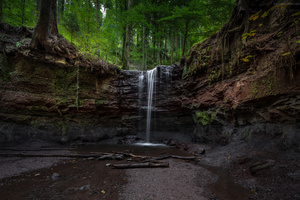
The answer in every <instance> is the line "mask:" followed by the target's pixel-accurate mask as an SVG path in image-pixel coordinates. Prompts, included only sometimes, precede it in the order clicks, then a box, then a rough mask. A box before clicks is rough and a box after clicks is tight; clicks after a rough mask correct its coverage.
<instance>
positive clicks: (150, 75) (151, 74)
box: [146, 68, 157, 142]
mask: <svg viewBox="0 0 300 200" xmlns="http://www.w3.org/2000/svg"><path fill="white" fill-rule="evenodd" d="M156 71H157V70H156V68H154V69H152V70H149V71H147V81H148V105H147V128H146V142H150V127H151V112H152V100H153V91H154V84H155V81H156Z"/></svg>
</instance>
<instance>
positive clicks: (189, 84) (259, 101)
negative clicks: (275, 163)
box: [181, 1, 300, 148]
mask: <svg viewBox="0 0 300 200" xmlns="http://www.w3.org/2000/svg"><path fill="white" fill-rule="evenodd" d="M240 2H242V1H237V3H236V4H235V8H234V10H233V13H232V16H231V18H230V19H229V21H228V23H227V24H225V25H224V27H223V28H222V29H221V30H220V31H219V32H218V33H215V34H214V35H212V36H211V37H210V38H208V39H207V40H205V41H204V42H202V43H199V44H197V45H194V46H193V47H192V49H191V50H190V52H189V54H188V55H187V56H186V57H185V58H183V59H182V60H181V68H182V71H183V79H184V86H183V95H182V96H183V98H182V105H183V106H184V107H188V108H191V109H193V110H194V111H195V115H197V113H198V115H197V116H196V117H195V118H196V119H197V121H198V123H199V125H198V127H197V129H196V130H195V137H196V139H197V140H199V141H202V142H203V141H211V140H213V141H219V142H224V143H227V142H230V141H232V140H234V139H236V137H238V138H244V139H245V138H250V137H252V136H254V135H269V136H273V137H281V139H282V140H281V141H282V142H283V144H284V145H286V146H295V147H296V148H299V128H300V126H299V120H300V115H299V111H300V95H299V94H300V93H299V92H300V79H299V78H300V69H299V66H300V53H299V50H300V44H299V37H300V36H299V17H300V16H299V14H300V13H299V10H298V8H297V6H295V5H297V4H296V1H283V2H281V3H277V1H251V2H249V5H248V8H243V6H242V5H240ZM206 118H209V120H207V119H206Z"/></svg>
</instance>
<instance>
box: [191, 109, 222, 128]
mask: <svg viewBox="0 0 300 200" xmlns="http://www.w3.org/2000/svg"><path fill="white" fill-rule="evenodd" d="M217 112H218V111H216V112H209V111H203V112H196V114H195V115H194V117H193V119H194V122H195V123H196V124H197V125H199V124H202V125H203V126H206V125H207V124H209V123H211V122H213V120H214V119H215V117H216V115H217Z"/></svg>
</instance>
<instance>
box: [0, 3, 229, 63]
mask: <svg viewBox="0 0 300 200" xmlns="http://www.w3.org/2000/svg"><path fill="white" fill-rule="evenodd" d="M40 2H41V0H1V5H0V21H3V22H6V23H9V24H11V25H14V26H20V25H23V26H27V27H29V28H34V26H35V25H36V24H37V19H38V15H39V10H40V4H41V3H40ZM234 2H235V1H234V0H170V1H164V0H56V6H57V9H56V10H57V26H58V32H59V34H61V35H62V36H64V37H65V38H66V39H67V40H69V41H70V42H72V44H73V45H74V46H75V47H76V48H77V49H79V50H80V51H81V52H82V53H84V54H86V55H93V56H96V57H99V58H102V59H105V60H107V61H108V62H110V63H113V64H116V65H119V66H120V67H122V68H123V69H149V68H153V67H154V66H155V65H159V64H171V63H175V62H178V61H179V59H180V58H181V56H182V55H184V54H186V53H187V51H188V49H189V48H190V47H191V46H192V45H193V44H195V43H198V42H200V41H202V40H204V39H205V38H207V37H209V36H210V35H211V34H213V33H214V32H216V31H218V30H219V29H220V28H221V26H222V25H223V24H224V23H226V22H227V20H228V19H229V16H230V13H231V11H232V8H233V5H234Z"/></svg>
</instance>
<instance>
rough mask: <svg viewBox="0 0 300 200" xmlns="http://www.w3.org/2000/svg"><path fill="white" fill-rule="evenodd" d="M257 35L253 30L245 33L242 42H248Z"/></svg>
mask: <svg viewBox="0 0 300 200" xmlns="http://www.w3.org/2000/svg"><path fill="white" fill-rule="evenodd" d="M255 35H256V30H252V31H250V32H249V33H244V34H243V35H242V40H246V39H247V38H248V37H254V36H255Z"/></svg>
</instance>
